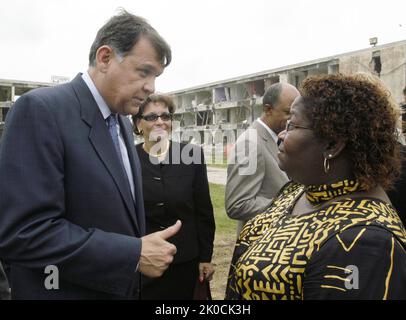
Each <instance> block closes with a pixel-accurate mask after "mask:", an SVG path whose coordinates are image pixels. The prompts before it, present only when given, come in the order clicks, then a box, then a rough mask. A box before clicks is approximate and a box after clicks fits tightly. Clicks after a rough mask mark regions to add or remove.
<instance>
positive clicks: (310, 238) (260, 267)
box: [226, 182, 406, 300]
mask: <svg viewBox="0 0 406 320" xmlns="http://www.w3.org/2000/svg"><path fill="white" fill-rule="evenodd" d="M303 192H304V187H303V186H302V185H299V184H296V183H293V182H290V183H288V184H287V185H286V186H285V187H284V188H282V190H281V191H280V193H279V195H278V196H277V197H276V198H275V200H274V202H273V203H272V205H271V207H270V208H269V209H268V210H267V211H266V212H265V213H263V214H260V215H258V216H256V217H255V218H253V219H251V220H250V221H248V222H247V223H246V225H245V226H244V228H243V230H242V231H241V234H240V236H239V239H238V241H237V244H236V247H235V251H234V255H233V259H232V263H231V268H230V273H229V279H228V284H227V291H226V299H246V300H257V299H261V300H268V299H270V300H279V299H284V300H285V299H288V300H289V299H406V251H405V248H406V231H405V228H404V226H403V224H402V223H401V221H400V219H399V217H398V215H397V213H396V211H395V210H394V208H393V207H392V206H391V205H389V204H387V203H386V202H383V201H381V200H378V199H375V198H354V199H351V198H344V199H340V200H337V201H335V202H331V203H330V204H329V205H327V206H325V207H323V208H322V209H320V210H316V211H313V212H310V213H306V214H303V215H291V210H292V208H293V206H294V204H295V203H296V201H297V200H298V199H299V197H300V196H301V195H302V193H303Z"/></svg>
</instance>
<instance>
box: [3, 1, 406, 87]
mask: <svg viewBox="0 0 406 320" xmlns="http://www.w3.org/2000/svg"><path fill="white" fill-rule="evenodd" d="M119 7H123V8H125V9H126V10H128V11H130V12H131V13H134V14H136V15H141V16H143V17H144V18H146V19H147V20H148V21H149V22H150V23H151V24H152V25H153V26H154V27H155V28H156V29H157V30H158V32H159V33H160V34H161V35H162V36H163V37H164V38H165V39H166V40H167V41H168V43H169V44H170V45H171V47H172V52H173V60H172V63H171V65H170V66H169V67H168V68H167V69H166V70H165V72H164V74H163V75H162V76H161V77H160V78H158V80H157V88H156V89H157V91H161V92H168V91H173V90H178V89H184V88H188V87H192V86H196V85H202V84H205V83H209V82H213V81H219V80H224V79H228V78H232V77H236V76H242V75H246V74H250V73H255V72H260V71H263V70H267V69H272V68H277V67H282V66H286V65H290V64H294V63H299V62H304V61H308V60H312V59H318V58H322V57H326V56H330V55H335V54H339V53H345V52H348V51H353V50H359V49H364V48H367V47H369V38H371V37H378V44H385V43H390V42H393V41H399V40H406V1H405V0H385V1H382V0H369V1H358V0H339V1H338V0H337V1H335V0H284V1H274V0H245V1H244V0H232V1H231V0H189V1H187V0H146V1H139V0H4V1H2V4H1V7H0V46H1V50H0V61H1V65H0V79H18V80H31V81H45V82H49V81H50V80H51V76H52V75H58V76H67V77H69V78H71V79H72V78H73V77H74V76H75V75H76V74H77V73H78V72H80V71H85V70H86V69H87V63H88V60H87V57H88V52H89V48H90V45H91V43H92V42H93V39H94V37H95V35H96V33H97V30H98V29H99V28H100V27H101V26H102V25H103V23H104V22H105V21H107V20H108V19H109V18H110V16H112V15H114V14H115V13H116V12H117V8H119Z"/></svg>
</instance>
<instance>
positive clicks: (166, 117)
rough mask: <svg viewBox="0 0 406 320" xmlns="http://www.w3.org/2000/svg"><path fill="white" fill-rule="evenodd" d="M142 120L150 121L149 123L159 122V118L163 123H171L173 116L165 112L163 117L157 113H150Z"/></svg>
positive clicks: (142, 116)
mask: <svg viewBox="0 0 406 320" xmlns="http://www.w3.org/2000/svg"><path fill="white" fill-rule="evenodd" d="M140 118H141V119H144V120H145V121H148V122H153V121H157V120H158V118H161V120H162V121H170V120H172V114H171V113H168V112H164V113H162V114H161V115H157V114H155V113H150V114H147V115H145V116H144V115H141V116H140Z"/></svg>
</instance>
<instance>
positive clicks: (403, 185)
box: [387, 145, 406, 226]
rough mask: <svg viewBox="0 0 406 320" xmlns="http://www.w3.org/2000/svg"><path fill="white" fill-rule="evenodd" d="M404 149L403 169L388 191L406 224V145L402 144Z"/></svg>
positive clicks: (402, 149)
mask: <svg viewBox="0 0 406 320" xmlns="http://www.w3.org/2000/svg"><path fill="white" fill-rule="evenodd" d="M401 151H402V171H401V175H400V177H399V179H398V180H397V181H396V182H395V184H394V186H393V188H392V189H390V190H389V191H388V192H387V193H388V197H389V199H390V201H391V202H392V204H393V206H394V207H395V208H396V211H397V212H398V215H399V217H400V219H401V220H402V222H403V225H405V226H406V198H405V195H406V146H403V145H402V146H401Z"/></svg>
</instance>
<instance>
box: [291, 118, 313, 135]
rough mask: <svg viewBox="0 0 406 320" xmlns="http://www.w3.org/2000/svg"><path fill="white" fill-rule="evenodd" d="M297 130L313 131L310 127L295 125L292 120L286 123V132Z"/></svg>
mask: <svg viewBox="0 0 406 320" xmlns="http://www.w3.org/2000/svg"><path fill="white" fill-rule="evenodd" d="M296 128H300V129H308V130H313V129H312V128H309V127H305V126H300V125H298V124H294V123H292V122H290V120H288V121H286V128H285V130H286V132H289V131H292V130H293V129H296Z"/></svg>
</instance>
